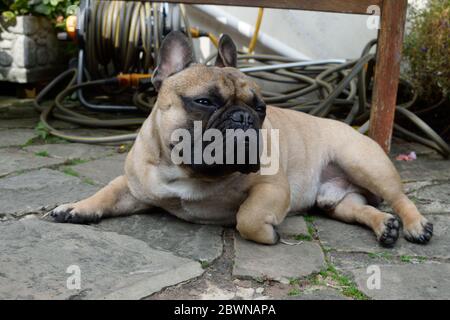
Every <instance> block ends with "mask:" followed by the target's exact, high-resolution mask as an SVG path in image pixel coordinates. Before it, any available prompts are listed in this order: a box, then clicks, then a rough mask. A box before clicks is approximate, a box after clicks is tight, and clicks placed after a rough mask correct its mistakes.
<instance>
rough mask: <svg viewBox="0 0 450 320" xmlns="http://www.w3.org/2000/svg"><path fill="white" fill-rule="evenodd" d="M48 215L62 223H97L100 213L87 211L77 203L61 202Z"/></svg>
mask: <svg viewBox="0 0 450 320" xmlns="http://www.w3.org/2000/svg"><path fill="white" fill-rule="evenodd" d="M50 217H51V218H53V220H54V221H56V222H62V223H81V224H88V223H98V222H99V221H100V219H101V214H100V213H99V212H97V211H89V210H85V209H83V208H82V206H80V205H78V204H77V203H68V204H63V205H60V206H58V207H56V208H55V209H53V210H52V211H51V212H50Z"/></svg>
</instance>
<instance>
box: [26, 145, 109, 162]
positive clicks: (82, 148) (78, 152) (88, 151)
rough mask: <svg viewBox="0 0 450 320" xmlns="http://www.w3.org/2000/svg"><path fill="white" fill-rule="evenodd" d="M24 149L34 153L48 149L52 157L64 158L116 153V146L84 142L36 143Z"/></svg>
mask: <svg viewBox="0 0 450 320" xmlns="http://www.w3.org/2000/svg"><path fill="white" fill-rule="evenodd" d="M24 149H25V150H27V151H29V152H32V153H36V152H44V151H46V152H47V153H48V154H49V156H50V157H52V158H59V159H64V160H73V159H83V160H89V159H97V158H102V157H106V156H110V155H114V154H115V153H116V148H115V147H112V146H97V145H92V144H83V143H63V144H46V145H34V146H28V147H26V148H24Z"/></svg>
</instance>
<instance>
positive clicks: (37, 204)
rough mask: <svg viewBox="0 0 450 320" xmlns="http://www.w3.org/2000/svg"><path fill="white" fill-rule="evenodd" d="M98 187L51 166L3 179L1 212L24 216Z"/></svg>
mask: <svg viewBox="0 0 450 320" xmlns="http://www.w3.org/2000/svg"><path fill="white" fill-rule="evenodd" d="M97 189H98V188H97V187H94V186H91V185H88V184H86V183H83V182H82V181H81V180H80V179H78V178H75V177H72V176H69V175H66V174H64V173H62V172H59V171H56V170H50V169H40V170H35V171H30V172H27V173H24V174H21V175H18V176H11V177H5V178H2V179H0V214H10V215H13V216H20V215H23V214H26V213H39V212H45V211H48V210H50V209H52V208H54V207H56V206H57V205H59V204H63V203H66V202H73V201H77V200H81V199H83V198H85V197H87V196H89V195H91V194H93V193H94V192H95V191H97Z"/></svg>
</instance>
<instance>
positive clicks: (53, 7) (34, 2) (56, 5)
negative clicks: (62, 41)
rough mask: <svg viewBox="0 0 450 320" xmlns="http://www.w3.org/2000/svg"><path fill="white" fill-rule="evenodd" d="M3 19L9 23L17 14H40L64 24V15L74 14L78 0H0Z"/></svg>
mask: <svg viewBox="0 0 450 320" xmlns="http://www.w3.org/2000/svg"><path fill="white" fill-rule="evenodd" d="M0 1H1V2H0V11H1V12H2V17H3V20H4V21H5V22H6V23H9V22H11V21H13V20H14V19H15V17H16V16H18V15H29V14H31V15H40V16H45V17H48V18H50V19H51V20H52V21H53V22H54V23H55V24H56V26H61V25H62V24H64V17H66V16H68V15H71V14H74V13H75V12H76V9H77V7H78V4H79V3H80V1H79V0H0Z"/></svg>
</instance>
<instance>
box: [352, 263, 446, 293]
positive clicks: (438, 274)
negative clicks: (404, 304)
mask: <svg viewBox="0 0 450 320" xmlns="http://www.w3.org/2000/svg"><path fill="white" fill-rule="evenodd" d="M379 268H380V276H381V277H380V279H381V282H380V288H379V289H377V288H373V287H371V286H368V283H367V282H368V279H369V276H370V275H371V274H368V273H367V269H366V268H362V269H355V270H352V271H351V272H352V274H353V275H354V277H355V281H356V283H357V285H358V288H359V289H360V290H361V291H362V292H364V293H365V294H366V295H367V296H369V297H371V298H373V299H377V300H399V299H402V300H450V277H449V275H450V264H445V263H443V264H441V263H426V264H418V265H413V264H409V265H382V266H379ZM369 284H370V281H369ZM369 288H371V289H369Z"/></svg>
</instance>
